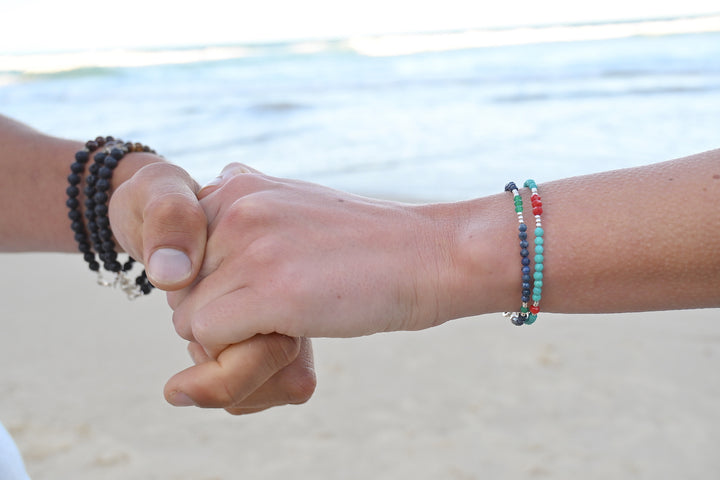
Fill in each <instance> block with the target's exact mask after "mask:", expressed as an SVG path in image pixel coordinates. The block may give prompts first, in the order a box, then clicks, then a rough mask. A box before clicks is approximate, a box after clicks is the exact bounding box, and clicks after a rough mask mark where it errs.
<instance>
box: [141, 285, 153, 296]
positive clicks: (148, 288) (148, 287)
mask: <svg viewBox="0 0 720 480" xmlns="http://www.w3.org/2000/svg"><path fill="white" fill-rule="evenodd" d="M152 288H153V287H152V285H151V284H149V283H146V284H145V285H143V286H142V287H140V291H142V293H143V295H147V294H148V293H150V292H151V291H152Z"/></svg>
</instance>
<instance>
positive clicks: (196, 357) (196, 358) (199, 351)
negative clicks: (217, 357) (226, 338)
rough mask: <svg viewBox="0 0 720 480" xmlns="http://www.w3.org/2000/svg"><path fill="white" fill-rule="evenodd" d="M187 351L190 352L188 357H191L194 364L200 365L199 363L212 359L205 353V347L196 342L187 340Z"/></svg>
mask: <svg viewBox="0 0 720 480" xmlns="http://www.w3.org/2000/svg"><path fill="white" fill-rule="evenodd" d="M187 349H188V353H189V354H190V358H192V361H193V363H194V364H195V365H200V364H201V363H205V362H209V361H211V360H212V358H210V357H209V356H208V354H207V353H205V349H204V348H203V347H202V345H200V344H199V343H197V342H188V348H187Z"/></svg>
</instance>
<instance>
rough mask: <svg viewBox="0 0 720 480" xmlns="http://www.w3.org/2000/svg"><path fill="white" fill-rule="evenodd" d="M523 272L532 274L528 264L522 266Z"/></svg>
mask: <svg viewBox="0 0 720 480" xmlns="http://www.w3.org/2000/svg"><path fill="white" fill-rule="evenodd" d="M522 273H523V274H524V275H530V267H528V266H525V267H522Z"/></svg>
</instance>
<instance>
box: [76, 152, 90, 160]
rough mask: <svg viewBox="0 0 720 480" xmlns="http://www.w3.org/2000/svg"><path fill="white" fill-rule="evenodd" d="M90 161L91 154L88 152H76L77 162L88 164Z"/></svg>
mask: <svg viewBox="0 0 720 480" xmlns="http://www.w3.org/2000/svg"><path fill="white" fill-rule="evenodd" d="M89 159H90V152H88V151H87V150H79V151H77V152H75V160H76V161H78V162H80V163H87V161H88V160H89Z"/></svg>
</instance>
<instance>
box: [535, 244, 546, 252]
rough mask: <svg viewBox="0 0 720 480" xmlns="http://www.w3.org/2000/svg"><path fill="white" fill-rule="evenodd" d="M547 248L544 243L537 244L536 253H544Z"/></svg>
mask: <svg viewBox="0 0 720 480" xmlns="http://www.w3.org/2000/svg"><path fill="white" fill-rule="evenodd" d="M544 251H545V249H544V248H543V246H542V245H535V253H543V252H544Z"/></svg>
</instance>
